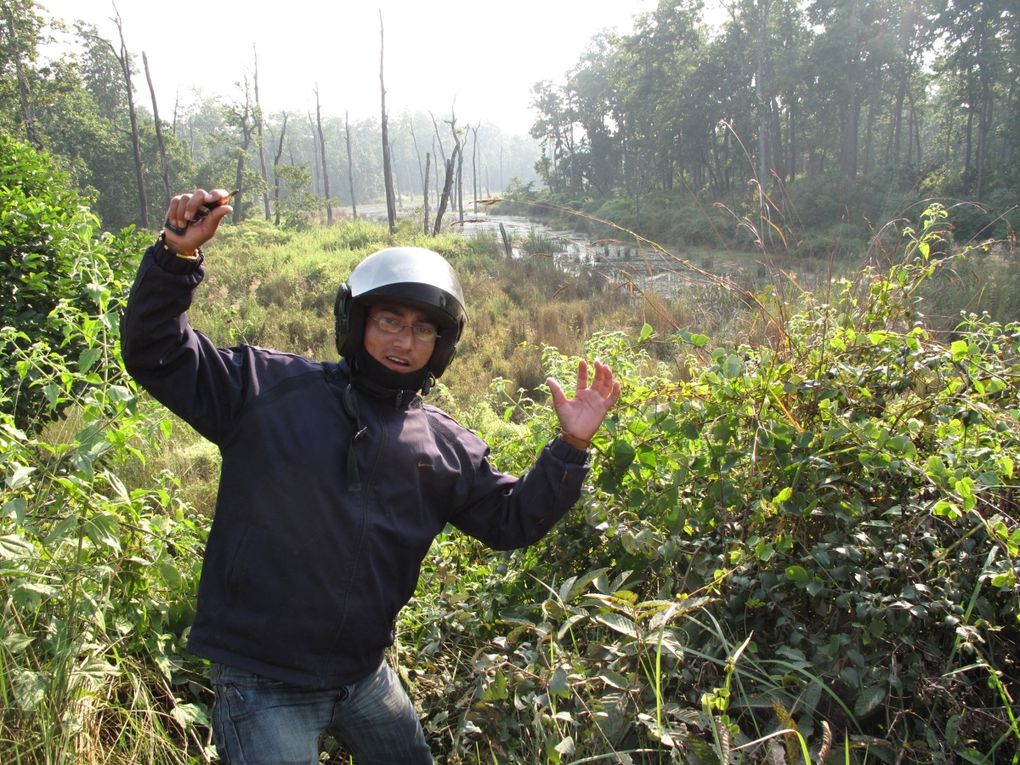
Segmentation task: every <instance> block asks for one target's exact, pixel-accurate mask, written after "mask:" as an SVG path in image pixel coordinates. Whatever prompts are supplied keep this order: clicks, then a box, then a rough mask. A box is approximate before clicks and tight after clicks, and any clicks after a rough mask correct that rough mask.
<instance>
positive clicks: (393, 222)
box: [379, 10, 397, 234]
mask: <svg viewBox="0 0 1020 765" xmlns="http://www.w3.org/2000/svg"><path fill="white" fill-rule="evenodd" d="M384 52H385V40H384V39H383V17H382V11H381V10H380V11H379V93H380V97H381V100H382V152H383V185H384V186H385V187H386V219H387V220H388V221H389V224H390V233H391V234H392V233H393V232H394V231H396V230H397V208H396V205H395V204H394V199H393V168H392V166H391V165H390V161H391V160H390V139H389V135H388V130H387V127H386V84H385V82H384V81H383V60H384V55H383V54H384Z"/></svg>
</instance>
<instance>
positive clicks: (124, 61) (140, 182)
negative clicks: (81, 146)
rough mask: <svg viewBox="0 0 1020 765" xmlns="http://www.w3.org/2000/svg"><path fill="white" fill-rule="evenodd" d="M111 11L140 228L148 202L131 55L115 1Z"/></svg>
mask: <svg viewBox="0 0 1020 765" xmlns="http://www.w3.org/2000/svg"><path fill="white" fill-rule="evenodd" d="M113 12H114V13H115V14H116V16H115V17H114V18H113V22H114V23H115V24H116V25H117V33H118V34H119V35H120V50H119V51H118V50H116V49H114V48H113V45H112V44H111V43H109V42H107V45H109V46H110V48H111V50H113V55H114V56H115V57H116V58H117V61H118V62H119V63H120V70H121V73H122V74H123V75H124V87H125V89H126V91H127V103H128V118H129V120H130V121H131V147H132V150H133V152H134V160H135V183H136V185H137V187H138V210H139V215H138V222H139V224H140V225H141V227H142V228H148V227H149V203H148V200H147V199H146V197H145V175H144V173H143V172H142V145H141V141H140V140H139V138H138V115H137V114H135V95H134V89H133V88H132V87H131V56H130V55H128V50H127V45H126V44H125V43H124V24H123V22H122V21H121V18H120V11H118V10H117V4H116V3H114V4H113Z"/></svg>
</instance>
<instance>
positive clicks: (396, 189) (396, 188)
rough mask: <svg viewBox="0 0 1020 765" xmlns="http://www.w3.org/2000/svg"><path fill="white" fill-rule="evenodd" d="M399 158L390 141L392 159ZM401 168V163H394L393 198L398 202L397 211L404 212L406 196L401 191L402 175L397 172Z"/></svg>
mask: <svg viewBox="0 0 1020 765" xmlns="http://www.w3.org/2000/svg"><path fill="white" fill-rule="evenodd" d="M396 156H397V150H396V148H394V145H393V141H390V157H391V160H392V158H393V157H396ZM398 167H400V164H399V163H396V162H395V163H393V167H392V171H393V198H394V199H395V200H396V207H397V210H400V211H403V209H404V194H403V192H402V191H401V190H400V173H398V172H397V168H398Z"/></svg>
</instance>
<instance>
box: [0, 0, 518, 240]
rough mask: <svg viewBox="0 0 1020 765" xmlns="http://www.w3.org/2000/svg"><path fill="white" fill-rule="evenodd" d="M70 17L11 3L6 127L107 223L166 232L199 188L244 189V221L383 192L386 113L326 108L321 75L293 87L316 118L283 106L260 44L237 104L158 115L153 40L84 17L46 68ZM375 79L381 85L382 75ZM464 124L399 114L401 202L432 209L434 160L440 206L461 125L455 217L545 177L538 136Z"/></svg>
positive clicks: (395, 162) (443, 112)
mask: <svg viewBox="0 0 1020 765" xmlns="http://www.w3.org/2000/svg"><path fill="white" fill-rule="evenodd" d="M118 21H119V20H118ZM61 23H62V22H59V21H55V20H53V19H51V18H49V17H48V16H47V15H46V13H45V11H44V8H43V6H42V4H40V3H38V2H36V0H4V3H3V10H2V15H0V131H5V132H7V133H9V134H11V135H12V136H14V137H16V138H20V139H22V140H25V139H27V140H29V141H31V142H32V143H33V144H34V145H35V146H36V147H37V148H39V149H42V150H44V151H46V152H47V153H49V154H50V155H51V156H53V157H54V158H56V159H57V160H58V162H60V163H61V164H62V165H63V166H64V167H65V168H66V169H67V170H68V171H69V172H70V173H71V176H72V178H73V179H74V181H75V182H76V183H77V184H78V186H79V187H80V188H81V189H82V190H84V191H85V192H86V194H87V195H88V196H89V197H90V198H91V199H92V200H93V209H94V211H95V212H96V213H98V214H99V216H100V217H101V218H102V220H103V223H104V225H105V226H106V227H108V228H119V227H121V226H124V225H127V224H132V223H134V224H142V225H146V226H153V225H158V223H159V222H160V221H161V220H162V216H163V213H164V211H165V210H166V202H167V196H168V193H174V192H177V191H180V190H184V189H189V188H194V187H195V186H196V185H199V184H201V185H204V186H210V187H212V186H221V187H224V188H228V189H233V188H236V187H241V188H242V193H241V194H240V195H239V196H240V204H239V205H237V204H235V210H236V211H237V216H238V217H239V218H240V217H252V216H256V217H272V218H274V219H276V218H277V215H278V213H279V214H280V215H281V216H282V217H283V218H284V219H289V220H291V221H293V220H298V219H303V218H308V217H311V216H316V215H318V213H319V211H320V210H321V211H322V217H323V218H325V217H326V215H325V212H326V205H327V200H328V201H329V204H330V206H331V207H333V208H336V209H339V208H346V212H347V214H353V212H354V208H355V206H356V205H358V204H361V203H370V202H377V201H378V200H380V199H381V198H382V197H383V196H384V188H383V170H382V154H383V152H382V140H381V130H380V119H379V117H378V116H377V117H375V118H371V119H362V120H357V121H355V120H349V119H348V117H347V115H346V114H345V109H344V105H343V104H332V103H329V104H327V103H321V104H320V103H319V100H318V93H317V92H316V83H315V82H314V80H313V79H311V77H312V76H311V75H310V79H309V81H308V82H304V83H295V88H306V89H307V91H308V94H309V101H312V99H313V98H314V100H315V107H313V110H309V112H307V113H305V112H302V113H295V112H291V113H283V112H279V111H276V107H275V106H274V105H273V104H270V103H262V102H261V101H260V99H259V93H258V58H257V56H258V51H257V50H256V49H254V48H253V50H252V60H251V63H250V65H249V67H247V68H246V69H245V71H238V72H235V73H230V72H224V73H223V74H222V77H223V78H224V80H225V81H229V80H230V79H234V80H238V81H239V83H238V85H237V87H236V89H235V90H234V92H233V95H232V96H229V97H225V98H197V100H193V101H189V102H187V103H185V102H183V101H182V100H181V99H180V97H178V101H177V103H176V104H175V107H174V109H173V112H172V113H171V114H164V113H160V114H159V115H158V118H155V117H154V114H153V113H154V112H156V111H158V109H157V108H156V107H154V106H153V102H154V97H153V95H152V94H153V91H154V92H155V94H156V96H159V95H160V94H161V93H162V92H163V89H166V88H171V87H174V83H170V82H165V81H164V82H160V81H159V78H158V73H155V72H151V73H150V72H149V71H148V68H147V65H146V64H147V62H146V61H145V58H144V50H142V49H141V47H140V46H142V45H144V44H146V43H145V41H143V40H132V39H131V36H130V34H131V33H130V30H129V29H122V30H121V31H122V32H123V34H122V35H121V37H120V38H119V39H109V40H108V39H104V38H103V37H101V36H100V35H99V33H98V32H97V30H96V29H95V27H93V26H90V25H87V24H84V23H82V22H75V23H74V25H73V30H74V33H75V38H74V39H75V41H76V42H77V46H76V48H75V49H74V50H68V51H67V52H66V53H64V54H63V55H62V56H61V57H60V58H58V59H57V60H55V61H46V60H44V57H43V56H42V55H41V51H42V49H43V48H44V46H45V44H46V43H47V42H48V41H49V40H50V38H51V37H52V32H53V28H54V26H55V25H58V24H61ZM118 28H120V25H119V24H118ZM125 72H128V73H130V76H129V77H125ZM150 74H151V75H152V76H151V78H150ZM364 76H365V77H371V78H373V79H377V78H378V72H377V71H366V72H365V73H364ZM228 78H229V79H228ZM129 83H130V86H129ZM455 118H456V115H455V114H453V113H451V105H450V104H436V107H435V110H433V111H432V112H431V113H426V112H419V113H415V114H409V113H406V112H405V113H396V114H395V113H391V114H390V115H389V119H388V123H389V130H388V136H389V143H390V149H391V151H390V153H391V162H392V167H393V174H394V185H395V191H396V193H397V194H398V195H399V197H400V199H401V201H405V200H407V199H408V198H412V197H413V198H415V199H417V200H419V201H418V203H417V204H419V205H421V203H422V202H421V200H422V199H423V194H424V188H425V185H426V165H428V170H429V172H428V187H429V188H430V190H431V196H432V200H431V202H430V204H431V205H432V208H433V210H434V209H435V206H436V199H437V198H438V196H439V195H440V194H441V192H442V190H443V188H442V187H443V181H444V173H445V163H446V161H447V160H449V159H450V158H451V157H452V155H453V151H454V147H455V138H454V134H453V128H454V127H455V128H456V131H457V134H458V135H457V138H456V142H459V144H460V151H459V158H460V161H459V162H458V163H457V165H456V168H455V170H456V171H457V172H458V178H459V180H460V183H459V185H456V186H455V187H454V193H455V194H456V192H457V189H460V194H459V195H457V196H455V197H454V199H453V201H452V202H451V208H452V211H453V213H454V215H455V216H456V214H457V213H458V212H459V209H460V205H461V203H463V205H465V207H466V208H467V209H468V210H470V208H471V205H472V203H473V200H474V198H475V197H476V196H477V197H479V198H481V197H486V196H490V195H495V194H498V193H499V192H500V190H501V189H502V188H503V187H504V186H505V185H506V184H508V183H509V182H510V180H511V178H518V179H523V180H525V181H527V180H531V179H533V178H535V177H536V176H535V170H534V164H535V157H536V155H537V153H538V150H537V148H536V146H535V143H534V141H533V140H532V139H531V138H529V137H528V136H509V135H505V134H504V133H503V132H502V131H501V130H500V129H499V127H498V126H496V125H492V124H490V123H488V122H483V123H482V124H480V125H479V124H477V123H474V124H468V123H466V122H464V121H463V119H459V120H457V119H455ZM451 123H453V124H451ZM323 157H325V168H326V169H325V171H324V170H323ZM437 168H438V170H437ZM168 189H169V192H168ZM327 190H328V193H327ZM453 219H455V218H453ZM448 220H451V218H448Z"/></svg>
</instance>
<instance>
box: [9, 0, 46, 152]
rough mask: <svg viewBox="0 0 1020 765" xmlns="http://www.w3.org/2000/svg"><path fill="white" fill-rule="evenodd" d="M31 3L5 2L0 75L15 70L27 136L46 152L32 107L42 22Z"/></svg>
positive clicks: (23, 0) (21, 1)
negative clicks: (32, 74)
mask: <svg viewBox="0 0 1020 765" xmlns="http://www.w3.org/2000/svg"><path fill="white" fill-rule="evenodd" d="M33 6H34V3H33V2H32V0H5V2H4V4H3V21H4V24H3V26H2V27H0V73H3V72H4V70H5V69H7V68H8V67H10V68H12V69H14V76H15V80H16V82H17V85H18V101H19V104H20V106H21V120H22V124H23V125H24V128H25V136H26V137H27V138H28V140H29V141H31V142H32V144H33V145H34V146H35V147H36V148H38V149H41V148H43V143H42V138H41V136H40V135H39V131H38V130H37V129H36V124H35V110H34V108H33V106H32V96H31V85H30V84H29V81H28V78H29V71H30V69H31V67H32V64H33V62H34V60H35V52H36V40H37V39H38V32H39V28H40V27H41V25H42V20H41V19H40V17H39V16H38V15H37V14H36V13H35V10H34V7H33Z"/></svg>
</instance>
